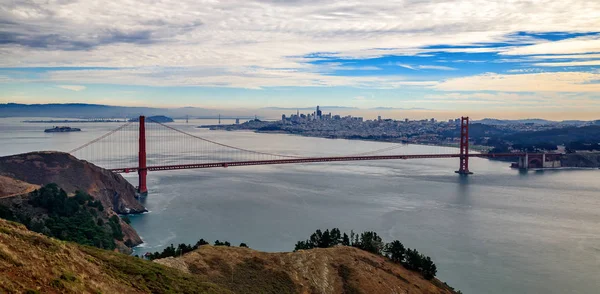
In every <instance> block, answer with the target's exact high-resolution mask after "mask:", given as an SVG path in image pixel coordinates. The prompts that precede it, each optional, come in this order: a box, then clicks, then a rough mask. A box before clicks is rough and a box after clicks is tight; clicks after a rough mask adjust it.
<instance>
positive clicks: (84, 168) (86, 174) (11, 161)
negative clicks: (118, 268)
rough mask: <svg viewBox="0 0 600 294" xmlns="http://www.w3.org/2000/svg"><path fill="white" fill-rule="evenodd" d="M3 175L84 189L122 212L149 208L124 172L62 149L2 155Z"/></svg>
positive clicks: (70, 191) (106, 204) (1, 166)
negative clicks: (94, 163)
mask: <svg viewBox="0 0 600 294" xmlns="http://www.w3.org/2000/svg"><path fill="white" fill-rule="evenodd" d="M0 175H3V176H7V177H11V178H14V179H17V180H20V181H23V182H27V183H30V184H34V185H46V184H50V183H56V184H58V186H59V187H61V188H62V189H64V190H65V191H67V193H75V191H77V190H80V191H85V192H87V193H88V194H90V195H91V196H92V197H94V198H96V199H98V200H100V201H101V202H102V204H103V205H104V206H105V207H111V208H112V210H113V211H115V212H116V213H119V214H127V213H141V212H144V211H146V209H145V208H144V206H143V205H141V204H140V203H139V202H138V201H137V199H135V188H134V187H133V186H132V185H131V184H130V183H129V182H127V180H125V179H124V178H123V177H122V176H121V175H118V174H115V173H112V172H110V171H108V170H105V169H103V168H100V167H97V166H95V165H93V164H91V163H89V162H86V161H82V160H78V159H77V158H75V157H73V156H72V155H70V154H68V153H63V152H31V153H24V154H18V155H11V156H5V157H0Z"/></svg>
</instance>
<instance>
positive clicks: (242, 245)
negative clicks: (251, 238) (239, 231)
mask: <svg viewBox="0 0 600 294" xmlns="http://www.w3.org/2000/svg"><path fill="white" fill-rule="evenodd" d="M240 247H244V248H248V245H246V243H240Z"/></svg>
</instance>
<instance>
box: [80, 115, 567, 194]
mask: <svg viewBox="0 0 600 294" xmlns="http://www.w3.org/2000/svg"><path fill="white" fill-rule="evenodd" d="M185 128H188V129H189V128H190V126H188V125H186V126H182V129H178V128H174V127H172V126H169V125H165V124H163V123H161V122H157V121H154V120H152V118H146V117H145V116H140V117H139V118H138V119H136V120H130V121H129V122H127V123H126V124H124V125H122V126H120V127H118V128H116V129H114V130H112V131H110V132H108V133H107V134H105V135H103V136H101V137H99V138H96V139H94V140H92V141H90V142H88V143H86V144H84V145H82V146H80V147H78V148H75V149H73V150H71V151H69V153H71V154H72V155H74V156H76V157H78V158H81V159H84V160H87V161H89V162H91V163H94V164H96V165H98V166H101V167H104V168H105V169H107V170H110V171H112V172H114V173H130V172H137V174H138V186H137V191H138V193H139V195H147V194H148V185H147V181H146V178H147V175H148V172H151V171H165V170H179V169H197V168H216V167H220V168H223V167H237V166H252V165H273V164H292V163H296V164H298V163H315V162H342V161H364V160H394V159H396V160H397V159H405V160H406V159H442V158H457V159H458V160H459V168H458V170H457V171H456V173H458V174H459V175H461V176H466V175H470V174H472V172H471V171H470V170H469V159H470V158H473V157H477V158H496V157H497V158H502V157H503V158H519V162H518V163H515V164H513V167H518V168H522V169H527V168H545V167H558V166H560V156H561V154H545V153H491V154H487V153H470V152H469V118H468V117H462V118H461V126H460V146H459V147H460V149H459V150H460V152H458V153H451V151H449V150H452V149H449V148H447V147H435V148H436V150H435V151H433V150H432V152H431V153H429V154H403V153H402V152H399V151H402V147H404V146H405V145H403V144H396V145H391V146H388V147H386V148H383V149H379V150H373V151H369V152H363V153H358V154H350V155H342V156H326V157H324V156H300V155H285V154H276V153H271V152H266V151H256V150H249V149H245V148H240V147H235V146H231V145H228V144H224V143H220V142H216V141H213V140H210V139H207V138H204V137H200V136H198V135H196V134H192V133H190V132H187V131H185V130H184V129H185ZM192 128H193V126H192ZM390 152H393V154H390ZM148 163H150V164H148Z"/></svg>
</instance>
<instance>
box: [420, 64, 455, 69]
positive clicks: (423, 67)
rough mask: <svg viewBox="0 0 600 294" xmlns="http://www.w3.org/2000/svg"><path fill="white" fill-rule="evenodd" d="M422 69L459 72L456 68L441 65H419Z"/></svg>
mask: <svg viewBox="0 0 600 294" xmlns="http://www.w3.org/2000/svg"><path fill="white" fill-rule="evenodd" d="M419 68H420V69H437V70H457V69H456V68H454V67H449V66H441V65H419Z"/></svg>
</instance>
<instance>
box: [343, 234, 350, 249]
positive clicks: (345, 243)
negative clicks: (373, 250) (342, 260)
mask: <svg viewBox="0 0 600 294" xmlns="http://www.w3.org/2000/svg"><path fill="white" fill-rule="evenodd" d="M342 245H344V246H350V238H348V235H346V233H344V237H343V238H342Z"/></svg>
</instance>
